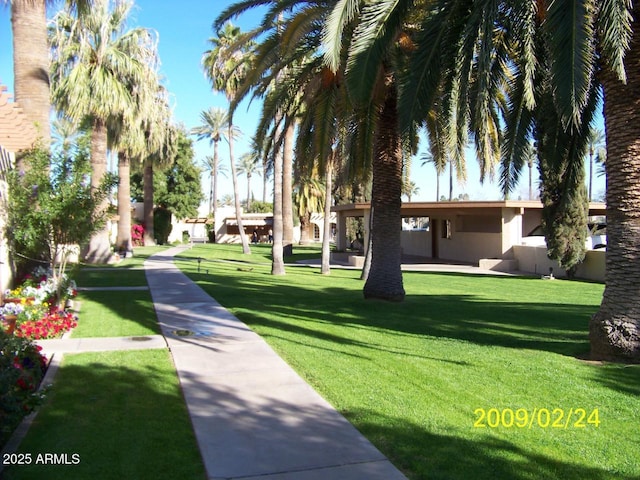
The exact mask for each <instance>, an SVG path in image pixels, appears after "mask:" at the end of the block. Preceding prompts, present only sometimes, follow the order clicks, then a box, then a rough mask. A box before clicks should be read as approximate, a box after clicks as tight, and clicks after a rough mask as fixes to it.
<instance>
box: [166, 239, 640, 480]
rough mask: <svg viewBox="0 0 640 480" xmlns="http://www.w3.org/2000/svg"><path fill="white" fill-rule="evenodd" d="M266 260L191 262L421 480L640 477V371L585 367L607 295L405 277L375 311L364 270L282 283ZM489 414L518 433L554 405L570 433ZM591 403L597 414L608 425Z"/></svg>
mask: <svg viewBox="0 0 640 480" xmlns="http://www.w3.org/2000/svg"><path fill="white" fill-rule="evenodd" d="M296 250H298V249H297V248H296ZM252 251H253V254H252V255H251V256H242V255H241V254H240V253H239V252H240V247H239V246H237V245H236V246H213V245H205V246H197V247H194V248H193V249H192V250H190V251H188V252H185V253H184V254H183V255H182V256H181V258H182V259H184V261H179V262H178V264H179V266H180V267H181V268H183V270H184V271H185V272H186V273H187V274H189V275H190V276H191V277H192V278H193V279H194V280H196V281H198V283H199V284H200V285H201V286H202V287H203V288H204V289H205V290H207V291H208V292H209V293H210V294H211V295H212V296H213V297H214V298H216V299H217V300H218V301H220V302H221V303H222V304H223V305H225V306H226V307H228V308H229V309H230V310H231V311H233V312H234V313H235V314H236V315H237V316H238V317H239V318H240V319H242V320H243V321H245V322H246V323H247V324H249V325H250V326H251V327H252V328H254V329H255V330H256V331H257V332H258V333H259V334H261V335H262V336H263V337H264V338H265V339H266V340H267V341H268V342H269V343H270V344H271V345H272V346H273V347H274V348H275V349H276V350H277V351H278V353H280V354H281V355H282V356H283V357H284V358H285V359H286V360H287V362H289V363H290V364H291V365H292V366H293V367H294V368H295V369H296V370H297V371H298V372H299V373H300V374H301V375H302V376H303V377H304V378H305V379H307V380H308V381H309V382H310V383H311V384H312V385H313V386H314V387H315V388H316V389H317V390H318V391H319V392H320V393H321V394H322V395H323V396H325V398H327V399H328V400H329V401H330V402H331V403H332V404H333V405H334V406H336V407H337V408H338V409H339V410H340V411H341V412H342V413H343V414H344V415H345V416H346V417H347V418H348V419H349V420H350V421H351V422H352V423H353V424H354V425H355V426H356V427H357V428H358V429H359V430H360V431H362V432H363V433H364V434H365V435H366V436H367V437H368V438H369V439H371V440H372V441H373V442H374V444H375V445H376V446H378V447H379V448H380V449H381V450H382V451H383V453H385V454H386V455H387V456H388V457H389V458H390V459H391V460H392V461H393V463H394V464H396V465H397V466H398V467H399V468H401V469H402V470H403V471H404V472H405V473H406V474H407V475H408V476H409V477H410V478H411V479H422V478H424V479H427V478H428V479H439V478H441V479H467V478H477V479H483V478H486V479H495V478H509V479H540V478H548V479H555V478H562V479H576V480H578V479H584V478H590V479H632V478H635V479H637V478H638V477H640V457H639V456H638V454H637V452H638V443H639V441H640V433H639V432H638V429H637V418H638V415H639V414H640V366H624V365H604V366H602V365H591V364H589V363H587V362H584V361H582V360H580V359H579V357H581V356H583V355H585V354H586V353H587V352H588V349H589V345H588V338H587V331H588V321H589V317H590V315H592V314H593V313H594V312H595V310H596V309H597V306H598V304H599V302H600V299H601V296H602V291H603V286H602V285H600V284H596V283H585V282H568V281H560V280H556V281H544V280H540V279H539V278H513V277H504V276H472V275H459V274H442V273H441V274H437V273H405V275H404V279H405V288H406V290H407V298H406V300H405V302H403V303H401V304H395V303H386V302H380V301H365V300H364V299H363V298H362V293H361V290H362V282H361V281H360V280H359V279H358V277H359V271H348V270H337V269H334V270H333V271H332V273H331V275H329V276H323V275H320V274H319V270H318V269H314V268H308V267H288V268H287V275H286V276H282V277H274V276H272V275H270V265H269V264H268V263H266V264H265V261H266V262H268V253H269V250H268V247H263V246H259V247H258V248H255V247H252ZM230 252H233V253H232V254H230ZM308 252H309V251H308V250H304V251H302V253H300V254H299V255H300V256H302V255H307V256H308ZM197 257H202V258H203V259H204V261H203V262H202V264H201V273H200V274H198V273H197V262H194V261H193V260H194V259H195V258H197ZM225 258H231V259H232V260H233V261H232V262H228V261H222V260H223V259H225ZM241 262H242V263H241ZM207 270H208V271H209V273H208V274H207V273H205V272H206V271H207ZM478 409H485V411H488V410H489V409H497V411H498V412H501V413H502V412H505V415H506V417H505V421H507V423H508V415H509V412H511V411H513V412H514V413H516V412H517V411H518V410H519V409H524V410H520V415H524V413H527V412H528V413H529V415H531V414H533V412H534V411H535V412H537V413H538V414H539V412H540V410H542V409H548V410H549V413H550V424H551V423H553V421H557V422H556V425H557V426H558V428H553V427H551V425H549V426H547V427H546V428H545V427H541V426H539V425H538V422H537V419H538V418H537V417H538V414H537V415H536V421H535V422H533V423H532V425H531V428H529V424H528V423H527V424H526V425H524V427H523V428H519V427H517V426H512V427H504V426H498V427H496V428H491V427H489V426H485V427H484V428H481V427H474V423H476V421H477V420H479V415H480V412H479V411H478ZM555 409H557V410H555ZM576 409H584V410H585V411H586V413H588V414H591V413H592V412H593V411H594V410H595V409H597V410H598V420H599V421H600V424H599V426H597V427H596V426H595V425H593V424H592V423H587V422H586V418H585V419H584V421H583V422H580V421H579V418H578V417H576V416H575V413H576V412H575V411H576ZM554 410H555V412H554ZM570 412H571V415H572V418H571V419H570V421H569V422H568V423H566V428H565V420H566V419H567V417H568V416H569V413H570ZM494 413H495V412H494ZM578 413H580V411H578ZM561 414H564V417H563V419H562V421H560V420H559V417H560V415H561ZM591 418H592V420H594V419H595V417H591ZM540 420H541V423H542V424H543V425H544V424H545V423H546V421H545V420H546V418H545V411H544V410H543V412H542V416H541V417H540ZM576 422H577V425H582V424H584V425H585V426H584V427H580V426H576ZM486 423H487V421H486V419H485V421H484V424H485V425H486ZM492 423H494V422H492Z"/></svg>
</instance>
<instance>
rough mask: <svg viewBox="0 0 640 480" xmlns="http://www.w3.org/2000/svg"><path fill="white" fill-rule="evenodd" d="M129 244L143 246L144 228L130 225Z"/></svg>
mask: <svg viewBox="0 0 640 480" xmlns="http://www.w3.org/2000/svg"><path fill="white" fill-rule="evenodd" d="M131 242H132V243H133V245H134V246H136V247H141V246H144V227H143V226H142V225H131Z"/></svg>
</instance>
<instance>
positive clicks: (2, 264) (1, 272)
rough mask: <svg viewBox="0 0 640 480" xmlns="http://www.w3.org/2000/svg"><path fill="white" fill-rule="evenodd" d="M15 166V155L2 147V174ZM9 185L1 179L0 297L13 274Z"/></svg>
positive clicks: (0, 164)
mask: <svg viewBox="0 0 640 480" xmlns="http://www.w3.org/2000/svg"><path fill="white" fill-rule="evenodd" d="M11 165H13V154H12V153H9V152H8V151H7V150H5V149H4V148H2V147H0V172H1V171H2V170H5V169H9V168H11ZM7 194H8V192H7V184H6V182H5V181H4V180H2V179H1V178H0V205H1V208H0V297H2V294H3V293H4V291H5V290H6V289H8V288H10V287H11V286H12V282H13V272H12V270H11V259H10V258H9V246H8V244H7V236H6V231H5V229H6V221H7V219H6V211H7V209H6V207H5V202H6V201H7Z"/></svg>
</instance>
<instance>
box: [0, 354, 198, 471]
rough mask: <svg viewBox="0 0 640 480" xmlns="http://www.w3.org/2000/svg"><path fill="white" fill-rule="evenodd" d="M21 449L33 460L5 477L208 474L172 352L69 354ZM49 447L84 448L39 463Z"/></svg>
mask: <svg viewBox="0 0 640 480" xmlns="http://www.w3.org/2000/svg"><path fill="white" fill-rule="evenodd" d="M81 359H86V360H81ZM18 451H19V452H23V453H30V454H31V457H32V464H31V465H28V466H13V467H9V468H8V469H6V470H5V471H4V472H3V476H2V478H4V479H6V480H18V479H33V478H46V479H51V480H55V479H61V480H73V479H78V480H80V479H87V478H91V479H95V480H111V479H113V480H119V479H122V478H136V479H150V480H151V479H153V480H156V479H167V480H170V479H171V480H173V479H175V478H193V479H203V480H204V478H205V475H204V468H203V466H202V462H201V458H200V454H199V451H198V448H197V444H196V441H195V437H194V435H193V431H192V428H191V424H190V420H189V416H188V413H187V411H186V408H185V405H184V400H183V397H182V393H181V391H180V388H179V383H178V381H177V379H176V378H175V371H174V369H173V365H172V363H171V360H170V359H169V356H168V353H167V351H166V350H157V351H146V352H139V351H137V352H135V351H133V352H106V353H100V354H79V355H67V356H65V358H64V360H63V364H62V366H61V368H60V370H59V371H58V372H57V375H56V378H55V379H54V384H53V387H52V390H51V392H50V394H49V396H48V398H47V400H46V402H45V404H44V405H43V406H42V407H41V408H40V411H39V412H38V415H37V417H36V419H35V421H34V423H33V424H32V426H31V428H30V430H29V432H28V433H27V436H26V437H25V439H24V440H23V441H22V443H21V445H20V447H19V450H18ZM45 453H56V454H63V453H66V454H68V457H67V458H68V460H69V461H71V460H72V455H73V454H77V455H78V458H79V463H77V464H72V465H52V464H51V463H49V464H42V463H40V464H36V463H37V462H36V459H37V455H38V454H45Z"/></svg>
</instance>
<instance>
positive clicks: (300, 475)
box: [145, 247, 405, 480]
mask: <svg viewBox="0 0 640 480" xmlns="http://www.w3.org/2000/svg"><path fill="white" fill-rule="evenodd" d="M184 249H185V247H176V248H172V249H170V250H166V251H164V252H162V253H161V254H158V255H154V256H152V257H150V258H149V259H148V260H147V261H146V262H145V270H146V275H147V282H148V284H149V288H150V290H151V295H152V297H153V302H154V305H155V309H156V314H157V316H158V321H159V323H160V325H161V327H162V333H163V335H164V337H165V339H166V342H167V344H168V346H169V348H170V349H171V354H172V356H173V360H174V363H175V366H176V370H177V372H178V376H179V378H180V383H181V386H182V390H183V392H184V396H185V399H186V402H187V407H188V409H189V413H190V415H191V421H192V423H193V427H194V430H195V434H196V437H197V440H198V444H199V446H200V451H201V454H202V458H203V460H204V464H205V467H206V471H207V475H208V478H209V479H210V480H222V479H240V478H242V479H243V480H252V479H255V480H257V479H258V478H259V479H261V480H275V479H278V480H294V479H295V480H325V479H329V478H336V479H338V478H339V479H341V480H356V479H357V480H375V479H380V480H383V479H384V480H396V479H404V478H405V477H404V475H402V473H400V471H399V470H397V469H396V468H395V467H394V466H393V465H392V464H391V463H390V462H389V461H388V460H387V459H386V458H385V457H384V456H383V455H382V454H381V453H380V452H379V451H378V450H377V449H376V448H375V447H374V446H373V445H372V444H371V443H370V442H369V441H368V440H367V439H365V438H364V437H363V436H362V435H361V434H360V433H359V432H358V431H357V430H356V429H355V428H354V427H353V426H352V425H351V424H350V423H349V422H348V421H347V420H346V419H345V418H344V417H343V416H342V415H340V414H339V413H338V412H337V411H336V410H335V409H334V408H333V407H331V405H329V404H328V403H327V402H326V401H325V400H324V399H323V398H322V397H321V396H320V395H318V394H317V393H316V392H315V391H314V390H313V389H312V388H311V387H310V386H309V385H308V384H307V383H306V382H304V380H302V379H301V378H300V377H299V376H298V375H297V374H296V373H295V372H294V371H293V370H292V369H291V368H290V367H289V366H288V365H287V364H286V363H285V362H284V361H283V360H282V359H281V358H280V357H279V356H278V355H277V354H276V353H275V352H274V351H273V350H272V349H271V348H270V347H269V346H268V345H267V344H266V342H265V341H264V340H262V339H261V338H260V337H259V336H258V335H257V334H255V333H254V332H253V331H252V330H251V329H249V328H248V327H247V326H246V325H245V324H244V323H242V322H241V321H239V320H238V319H237V318H236V317H234V316H233V315H231V314H230V313H229V312H228V311H227V310H226V309H224V308H223V307H222V306H221V305H220V304H218V303H217V302H216V301H215V300H214V299H212V298H211V297H210V296H209V295H208V294H207V293H205V292H204V291H203V290H202V289H201V288H200V287H198V286H197V285H196V284H194V283H193V282H192V281H191V280H190V279H189V278H188V277H187V276H186V275H184V274H183V273H182V272H180V271H179V270H178V268H177V267H175V265H174V264H173V256H174V255H176V254H178V253H180V252H181V251H183V250H184Z"/></svg>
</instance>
